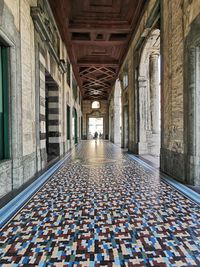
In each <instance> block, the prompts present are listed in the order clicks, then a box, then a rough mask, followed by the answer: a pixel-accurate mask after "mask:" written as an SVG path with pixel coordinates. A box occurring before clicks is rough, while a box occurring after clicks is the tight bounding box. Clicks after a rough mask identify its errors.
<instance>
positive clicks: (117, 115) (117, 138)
mask: <svg viewBox="0 0 200 267" xmlns="http://www.w3.org/2000/svg"><path fill="white" fill-rule="evenodd" d="M120 120H121V83H120V81H119V80H117V81H116V83H115V92H114V143H115V144H116V145H119V146H121V133H120V126H121V125H120Z"/></svg>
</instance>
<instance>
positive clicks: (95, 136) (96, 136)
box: [94, 132, 98, 142]
mask: <svg viewBox="0 0 200 267" xmlns="http://www.w3.org/2000/svg"><path fill="white" fill-rule="evenodd" d="M97 138H98V133H97V132H95V133H94V139H95V142H96V141H97Z"/></svg>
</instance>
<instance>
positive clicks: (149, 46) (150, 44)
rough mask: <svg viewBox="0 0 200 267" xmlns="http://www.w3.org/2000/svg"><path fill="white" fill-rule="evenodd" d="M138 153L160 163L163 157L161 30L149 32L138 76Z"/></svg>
mask: <svg viewBox="0 0 200 267" xmlns="http://www.w3.org/2000/svg"><path fill="white" fill-rule="evenodd" d="M138 90H139V93H138V104H139V120H138V122H139V127H138V130H139V145H138V153H139V154H140V155H143V157H145V156H146V157H147V158H148V160H150V161H154V160H156V161H157V162H158V161H159V155H160V113H161V112H160V30H159V29H154V30H152V31H151V32H150V34H149V36H148V38H147V40H146V41H145V44H144V46H143V49H142V53H141V58H140V64H139V73H138Z"/></svg>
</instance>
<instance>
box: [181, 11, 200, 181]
mask: <svg viewBox="0 0 200 267" xmlns="http://www.w3.org/2000/svg"><path fill="white" fill-rule="evenodd" d="M184 78H185V80H184V87H185V93H184V131H185V132H184V136H185V140H184V141H185V154H186V157H185V159H186V164H185V166H186V180H187V183H189V184H192V185H196V186H200V115H199V114H200V14H199V15H198V16H197V17H196V19H195V20H194V21H193V22H192V24H191V28H190V31H189V33H188V36H187V37H186V42H185V73H184Z"/></svg>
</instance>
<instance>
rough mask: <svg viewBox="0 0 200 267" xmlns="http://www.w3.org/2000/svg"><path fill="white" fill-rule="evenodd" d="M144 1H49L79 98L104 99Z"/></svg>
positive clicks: (107, 94) (115, 74) (106, 96)
mask: <svg viewBox="0 0 200 267" xmlns="http://www.w3.org/2000/svg"><path fill="white" fill-rule="evenodd" d="M146 1H147V0H56V1H55V0H49V2H50V6H51V9H52V11H53V14H54V16H55V19H56V22H57V25H58V28H59V30H60V33H61V36H62V38H63V40H64V41H65V43H66V45H67V48H68V51H69V57H70V60H71V63H72V65H73V70H74V74H75V76H76V78H77V81H78V84H79V86H80V88H81V91H82V96H83V99H98V100H101V99H108V97H109V93H110V91H111V89H112V86H113V84H114V82H115V79H116V78H117V75H118V71H119V68H120V65H121V64H122V61H123V58H124V56H125V54H126V52H127V50H128V46H129V42H130V39H131V36H132V34H133V32H134V30H135V28H136V25H137V23H138V20H139V18H140V15H141V12H142V9H143V8H144V5H145V3H146Z"/></svg>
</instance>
